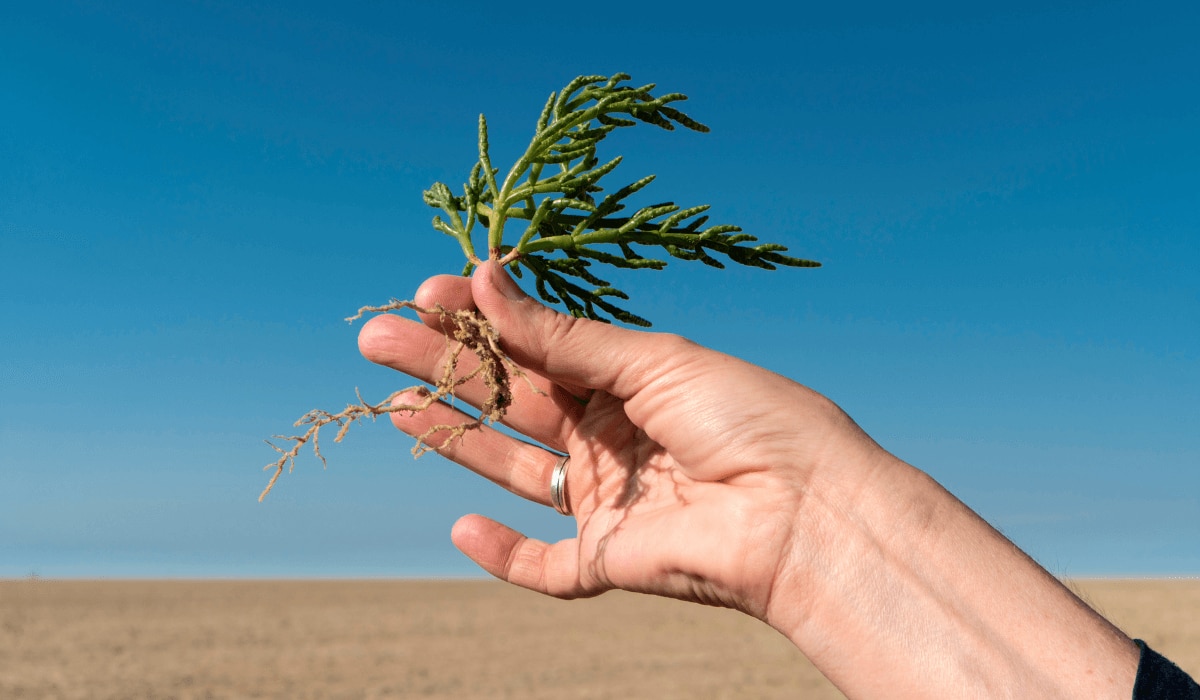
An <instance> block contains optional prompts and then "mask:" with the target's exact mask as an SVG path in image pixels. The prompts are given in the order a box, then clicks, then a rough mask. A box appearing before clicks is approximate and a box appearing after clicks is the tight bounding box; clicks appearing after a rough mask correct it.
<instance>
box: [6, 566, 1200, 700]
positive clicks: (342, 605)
mask: <svg viewBox="0 0 1200 700" xmlns="http://www.w3.org/2000/svg"><path fill="white" fill-rule="evenodd" d="M1073 585H1074V587H1075V588H1076V590H1079V591H1081V592H1082V593H1083V595H1084V596H1085V597H1086V598H1087V599H1088V600H1089V601H1090V602H1091V603H1092V604H1093V605H1094V606H1095V607H1097V608H1099V609H1100V610H1102V611H1103V612H1104V613H1105V614H1107V615H1108V616H1109V617H1110V618H1111V619H1113V620H1114V621H1115V622H1116V623H1117V624H1118V625H1120V626H1121V627H1123V628H1124V629H1125V630H1126V631H1128V632H1129V633H1130V634H1131V635H1133V636H1139V637H1142V638H1144V639H1146V640H1147V641H1148V642H1149V643H1150V645H1151V646H1152V647H1155V648H1157V649H1158V650H1159V651H1161V652H1162V653H1164V654H1165V655H1167V656H1168V658H1171V659H1173V660H1174V661H1176V663H1178V664H1179V665H1180V666H1182V667H1183V668H1185V669H1186V670H1188V671H1190V672H1191V673H1193V674H1200V580H1197V579H1192V580H1175V581H1171V580H1155V581H1084V582H1077V583H1075V584H1073ZM840 697H842V696H841V695H840V694H839V693H838V692H837V691H836V690H834V689H833V688H832V687H830V686H829V684H828V683H827V682H826V681H825V680H824V679H823V678H822V677H821V675H820V674H819V673H817V671H816V670H815V669H813V668H812V666H811V665H809V664H808V662H807V661H806V660H805V659H804V658H803V657H802V656H800V654H799V653H797V652H796V651H795V650H793V649H792V648H791V647H790V645H789V644H788V643H787V641H786V640H784V639H783V638H782V637H780V636H779V635H778V634H776V633H775V632H773V631H772V630H770V629H769V628H767V627H766V626H764V625H761V624H759V623H757V622H755V621H753V620H750V619H748V618H745V617H743V616H741V615H739V614H737V613H733V612H730V611H728V610H715V609H710V608H702V607H699V606H693V605H687V604H683V603H677V602H674V601H666V600H658V599H653V598H648V597H643V596H636V595H631V594H620V593H610V594H607V595H604V596H601V597H600V598H597V599H594V600H586V601H574V602H561V601H556V600H550V599H546V598H542V597H539V596H536V595H534V594H531V593H528V592H525V591H522V590H518V589H516V588H512V587H509V586H506V585H504V584H500V583H496V582H490V581H488V582H485V581H426V582H415V581H315V582H314V581H287V582H276V581H205V582H193V581H99V582H96V581H40V580H23V581H0V698H5V699H6V700H15V699H25V698H31V699H32V698H37V699H38V700H41V699H43V698H121V699H123V700H124V699H137V698H296V699H302V698H447V699H449V698H455V699H471V698H531V699H537V698H547V699H549V698H556V699H561V698H622V699H624V698H655V699H658V698H688V699H689V700H692V699H694V698H840Z"/></svg>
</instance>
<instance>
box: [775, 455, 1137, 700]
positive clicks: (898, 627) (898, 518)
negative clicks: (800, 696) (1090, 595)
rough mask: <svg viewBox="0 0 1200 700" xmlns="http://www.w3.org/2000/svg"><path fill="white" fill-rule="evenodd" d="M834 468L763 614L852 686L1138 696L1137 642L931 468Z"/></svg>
mask: <svg viewBox="0 0 1200 700" xmlns="http://www.w3.org/2000/svg"><path fill="white" fill-rule="evenodd" d="M872 444H873V443H872ZM825 473H826V474H833V476H827V477H825V478H822V474H821V473H820V472H818V473H816V474H815V475H814V479H815V480H816V483H814V484H813V488H812V490H811V493H810V494H808V496H807V497H806V498H807V500H806V502H805V504H804V508H803V509H802V512H801V513H800V515H799V516H798V522H797V528H796V537H795V538H794V540H793V542H794V546H793V547H792V551H791V553H790V554H789V556H788V557H787V559H786V561H785V562H784V563H783V564H782V565H781V566H780V570H779V574H778V576H777V577H776V586H774V587H773V588H772V591H771V597H770V603H769V605H768V606H767V615H766V620H767V622H768V623H769V624H771V625H772V626H774V627H775V628H776V629H778V630H779V631H780V632H782V633H783V634H784V635H786V636H787V637H788V638H789V639H791V640H792V642H793V643H795V644H796V646H797V647H799V648H800V650H801V651H802V652H804V653H805V655H806V656H808V657H809V658H810V659H811V660H812V661H813V663H814V664H816V666H817V667H818V668H820V669H821V671H822V672H823V673H825V675H826V676H828V677H829V678H830V680H832V681H833V682H834V683H835V684H836V685H838V686H839V688H841V689H842V691H843V692H845V693H846V694H847V695H849V696H850V697H889V698H896V697H1010V696H1011V697H1028V698H1034V697H1089V698H1103V697H1114V698H1115V697H1128V695H1129V692H1130V690H1131V689H1132V684H1133V676H1134V673H1135V672H1136V668H1137V649H1136V647H1135V646H1134V645H1133V644H1132V642H1131V641H1130V640H1129V639H1128V638H1127V637H1126V636H1125V635H1124V634H1122V633H1121V632H1120V631H1119V630H1117V629H1116V628H1115V627H1113V626H1112V625H1111V624H1109V623H1108V622H1107V621H1106V620H1104V619H1103V618H1102V617H1100V616H1099V615H1097V614H1096V613H1095V612H1094V611H1092V610H1091V609H1090V608H1088V607H1087V606H1086V605H1085V604H1084V603H1083V602H1082V601H1080V600H1079V599H1078V598H1076V597H1075V596H1074V595H1073V594H1072V593H1071V592H1070V591H1069V590H1067V589H1066V588H1065V587H1064V586H1062V584H1061V583H1060V582H1058V581H1057V580H1056V579H1055V578H1054V577H1053V576H1051V575H1049V574H1048V573H1047V572H1046V571H1045V570H1043V569H1042V568H1041V567H1040V566H1038V565H1037V564H1036V563H1035V562H1033V561H1032V560H1031V559H1029V557H1027V556H1026V555H1024V554H1023V553H1022V552H1021V551H1020V550H1019V549H1017V548H1016V547H1015V546H1014V545H1012V543H1010V542H1009V541H1008V540H1006V539H1005V538H1004V537H1003V536H1002V535H1000V533H998V532H996V530H995V529H993V528H991V527H990V526H989V525H988V524H987V523H986V522H984V521H983V520H982V519H980V518H979V517H978V516H977V515H976V514H975V513H974V512H972V511H971V510H970V509H969V508H967V507H966V506H965V505H963V504H962V503H961V502H960V501H958V500H957V499H956V498H954V496H952V495H951V494H950V493H949V492H947V491H946V490H945V489H944V488H942V487H941V486H940V485H939V484H937V483H936V482H935V481H934V480H933V479H932V478H930V477H929V476H928V475H926V474H924V473H923V472H920V471H919V470H917V469H915V468H913V467H912V466H910V465H908V464H905V463H904V462H902V461H900V460H899V459H897V458H895V457H894V456H892V455H890V454H888V453H886V452H885V451H883V450H882V449H881V448H878V447H877V446H876V447H875V448H874V452H870V451H867V452H864V453H863V454H862V456H860V458H858V459H857V460H854V463H853V464H852V465H851V466H850V467H849V468H847V469H845V470H843V471H841V472H835V471H827V472H825ZM863 669H871V672H869V673H864V671H863Z"/></svg>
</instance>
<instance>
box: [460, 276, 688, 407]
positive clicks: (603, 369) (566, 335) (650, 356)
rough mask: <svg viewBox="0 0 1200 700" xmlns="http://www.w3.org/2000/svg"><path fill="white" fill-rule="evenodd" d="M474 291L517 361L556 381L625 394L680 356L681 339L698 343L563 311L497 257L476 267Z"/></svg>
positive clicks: (665, 369)
mask: <svg viewBox="0 0 1200 700" xmlns="http://www.w3.org/2000/svg"><path fill="white" fill-rule="evenodd" d="M471 293H472V295H473V296H474V298H475V305H476V306H477V307H478V308H479V310H480V311H481V312H482V313H483V315H484V316H486V317H487V319H488V321H490V322H491V323H492V325H493V326H494V327H495V328H496V330H497V331H498V332H499V333H500V344H501V345H502V346H503V347H504V350H505V352H507V353H508V354H509V356H510V357H511V358H512V359H513V360H514V361H515V362H516V363H517V364H519V365H521V366H523V367H526V368H528V369H531V370H533V371H535V372H537V373H538V374H541V375H542V376H544V377H547V378H548V379H550V380H552V381H556V382H562V383H568V384H572V385H575V386H580V387H586V388H589V389H599V390H601V391H605V392H607V393H609V394H611V395H613V396H615V397H617V398H620V399H624V400H628V399H630V398H631V397H633V395H635V394H636V393H637V392H639V391H641V390H642V389H643V388H645V387H646V386H647V385H648V384H650V383H651V382H653V381H654V379H655V378H657V377H661V376H663V375H664V374H666V373H667V372H669V371H670V369H671V368H672V367H673V366H675V365H676V364H677V363H678V362H680V361H681V358H680V354H679V353H678V352H676V350H678V349H679V347H678V344H680V343H681V344H685V345H688V346H690V347H691V348H693V349H696V348H697V347H698V346H695V345H692V344H691V343H689V342H688V341H685V340H683V339H682V338H678V337H676V336H669V335H664V334H661V333H647V332H645V331H634V330H629V329H626V328H618V327H616V326H612V325H609V324H607V323H601V322H599V321H593V320H591V319H586V318H576V317H574V316H568V315H566V314H562V313H559V312H557V311H555V310H554V309H551V308H549V307H547V306H544V305H542V304H541V303H539V302H538V301H537V300H536V299H534V298H533V297H531V296H529V295H528V294H526V293H525V292H524V291H522V290H521V288H520V287H518V286H517V284H516V282H514V281H513V280H512V278H510V277H509V276H508V273H507V272H505V271H504V269H503V267H502V266H500V265H497V264H496V263H495V262H493V261H488V262H485V263H484V264H483V265H481V266H480V267H479V268H478V269H477V270H476V271H475V275H474V277H473V278H472V279H471Z"/></svg>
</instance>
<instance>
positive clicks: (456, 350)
mask: <svg viewBox="0 0 1200 700" xmlns="http://www.w3.org/2000/svg"><path fill="white" fill-rule="evenodd" d="M400 309H411V310H413V311H416V312H417V313H421V314H426V315H434V314H436V315H437V316H439V317H440V318H441V320H442V325H443V327H444V328H446V329H447V330H448V331H450V333H449V334H448V335H447V337H446V342H447V343H448V344H450V343H453V347H452V348H451V349H450V352H449V353H448V355H447V359H446V362H445V364H444V365H443V367H442V376H441V377H440V378H439V379H438V380H437V382H435V383H434V385H433V388H432V390H431V389H430V388H428V387H426V386H424V385H417V386H411V387H408V388H406V389H401V390H399V391H395V392H392V394H390V395H389V396H388V397H387V398H386V399H384V400H383V401H381V402H379V403H377V404H371V403H368V402H367V401H366V400H365V399H363V397H362V394H361V393H359V392H358V390H357V389H356V390H355V395H356V396H357V397H358V403H354V404H349V405H347V406H346V408H345V409H343V410H342V411H341V412H339V413H330V412H329V411H325V410H321V409H315V410H312V411H309V412H308V413H306V414H304V415H303V416H301V417H300V419H299V420H297V421H296V423H295V426H296V427H298V428H299V427H302V426H307V428H306V429H305V431H304V432H303V433H301V434H299V435H274V436H272V437H274V438H276V439H278V440H285V441H290V442H291V443H292V444H291V448H290V449H284V448H283V447H280V446H278V445H276V444H275V443H273V442H271V441H270V440H267V441H266V442H267V444H268V445H270V446H271V448H272V449H274V450H275V451H276V452H278V453H279V459H277V460H276V461H274V462H272V463H271V464H268V465H266V466H265V467H263V470H264V471H266V470H270V469H274V470H275V471H274V473H273V474H272V475H271V478H270V480H269V481H268V482H267V486H266V488H264V489H263V491H262V493H261V494H260V495H259V497H258V500H259V501H260V502H261V501H262V500H263V499H264V498H266V496H267V494H268V493H270V492H271V489H272V488H273V487H274V486H275V482H276V481H278V480H279V477H280V476H281V475H282V474H283V472H284V469H285V468H286V469H287V471H288V472H289V473H290V472H291V471H292V470H294V469H295V468H296V457H297V456H299V454H300V450H301V449H302V448H303V447H304V446H305V445H306V444H308V443H309V442H310V441H311V442H312V446H313V453H314V454H315V455H316V456H317V458H318V459H320V460H321V464H322V465H323V466H328V463H327V462H326V460H325V455H323V454H322V453H321V447H320V442H319V436H320V432H321V428H323V427H325V426H327V425H330V424H334V423H336V424H337V425H338V432H337V436H336V437H334V439H333V441H334V442H341V441H342V438H344V437H346V433H347V432H348V431H349V430H350V426H351V425H352V424H353V423H355V422H356V421H359V420H362V419H364V418H370V419H371V420H374V419H375V418H376V417H378V416H381V415H384V414H387V413H395V412H397V411H409V412H412V413H419V412H421V411H424V410H426V409H428V408H429V407H430V406H432V405H433V404H434V403H436V402H438V401H442V400H447V401H452V400H453V398H454V396H455V392H456V391H457V389H458V388H459V387H460V386H462V385H463V384H466V383H467V382H469V381H471V380H472V379H475V378H476V377H479V378H480V379H481V380H482V381H483V383H484V386H485V387H487V390H488V395H487V398H486V399H485V400H484V401H483V403H482V405H481V406H480V410H479V415H478V416H477V417H475V418H472V419H471V420H468V421H464V422H463V423H459V424H457V425H450V424H445V425H435V426H433V427H431V428H429V429H428V430H426V431H425V432H424V433H422V434H421V435H420V436H419V437H418V438H417V442H416V444H415V445H413V448H412V453H413V456H415V457H420V456H421V455H423V454H425V453H427V452H436V451H438V450H441V449H443V448H445V447H447V446H448V445H449V444H450V443H451V442H453V441H454V440H460V439H462V438H463V436H464V435H466V433H467V432H469V431H471V430H475V429H477V428H479V427H480V426H482V425H483V424H484V423H494V422H496V421H499V420H501V419H503V418H504V414H505V413H506V412H507V410H508V407H509V406H510V405H512V401H513V395H512V377H513V376H517V377H521V378H522V379H524V380H525V382H526V383H527V384H528V385H529V387H530V388H531V389H532V390H533V391H534V392H536V393H542V392H541V391H540V390H539V389H538V388H537V387H536V386H534V385H533V383H532V382H531V381H530V380H529V378H528V377H527V376H526V375H525V373H524V372H523V371H522V370H521V369H520V368H519V367H517V366H516V365H515V364H514V363H513V361H512V360H510V359H509V358H508V356H506V355H505V354H504V352H503V351H502V350H501V349H500V343H499V339H500V337H499V334H498V333H497V332H496V329H495V328H493V327H492V325H491V324H490V323H489V322H488V320H487V319H486V318H484V317H483V316H482V315H480V314H478V313H476V312H473V311H448V310H446V309H445V308H443V307H442V306H440V305H439V306H435V307H434V308H432V309H426V308H422V307H420V306H417V305H416V304H414V303H413V302H411V301H400V300H398V299H393V300H392V301H391V302H389V303H387V304H383V305H382V306H364V307H362V308H361V309H359V310H358V313H356V314H355V315H353V316H351V317H349V318H347V319H346V320H347V321H350V322H353V321H356V320H358V319H360V318H362V316H363V315H364V314H367V313H387V312H389V311H397V310H400ZM464 349H466V350H470V351H471V352H472V353H474V354H475V357H476V358H477V359H478V360H479V365H478V366H477V367H475V368H474V369H472V370H471V371H470V372H467V373H465V374H464V375H462V376H458V363H459V359H460V357H461V355H462V352H463V350H464ZM411 393H415V394H417V395H418V396H421V397H422V399H421V400H420V401H418V402H416V403H397V399H398V398H399V397H400V396H402V395H405V394H411ZM443 432H446V433H448V434H447V435H446V436H445V437H443V438H442V439H441V440H438V441H437V444H433V443H431V442H430V440H431V438H432V437H433V436H434V435H435V434H439V433H443Z"/></svg>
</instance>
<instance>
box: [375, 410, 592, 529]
mask: <svg viewBox="0 0 1200 700" xmlns="http://www.w3.org/2000/svg"><path fill="white" fill-rule="evenodd" d="M421 400H422V398H421V397H420V396H419V395H418V394H417V393H416V392H412V393H410V394H401V395H400V396H398V397H397V398H396V402H397V403H409V404H416V403H419V402H420V401H421ZM390 416H391V419H392V424H393V425H395V426H396V427H397V428H399V429H400V430H402V431H404V432H405V433H408V434H409V435H412V436H414V437H416V436H419V435H424V434H425V433H426V432H427V431H428V430H430V429H431V428H433V427H435V426H441V425H461V424H463V423H466V422H469V421H471V420H472V418H471V416H469V415H467V414H466V413H463V412H462V411H459V410H458V409H455V408H453V407H451V406H448V405H446V404H445V403H442V402H440V401H439V402H435V403H433V404H431V405H430V406H429V408H427V409H425V410H424V411H419V412H411V411H395V412H393V413H391V414H390ZM450 436H451V433H450V432H449V431H448V430H442V431H438V432H434V433H431V434H430V435H426V436H425V437H424V438H423V441H424V442H425V443H426V444H428V445H430V446H432V447H434V448H435V451H436V452H437V453H438V454H440V455H442V456H443V457H446V458H447V459H450V460H452V461H454V462H456V463H457V464H460V465H462V466H464V467H466V468H467V469H470V470H471V471H473V472H475V473H476V474H479V475H480V476H482V477H484V478H486V479H489V480H491V481H493V482H495V483H496V484H499V485H500V486H502V487H503V488H505V489H507V490H509V491H511V492H512V493H514V494H516V495H518V496H520V497H522V498H525V499H528V500H530V501H533V502H535V503H540V504H542V505H546V506H549V505H551V499H550V482H551V477H552V475H553V471H554V466H555V464H556V463H557V461H558V459H559V455H557V454H555V453H553V452H550V451H548V450H545V449H543V448H541V447H538V446H537V445H531V444H529V443H527V442H522V441H520V440H517V439H515V438H512V437H509V436H508V435H505V434H504V433H501V432H500V431H498V430H496V429H494V428H490V427H488V426H487V425H481V426H479V427H477V428H474V429H472V430H469V431H468V432H467V433H466V434H465V435H462V436H461V437H457V438H453V439H450V440H449V441H448V442H447V443H446V444H445V445H442V443H443V442H445V441H446V439H447V438H448V437H450ZM571 488H577V485H576V484H574V483H572V484H571ZM566 494H567V497H568V498H569V499H570V500H572V501H574V500H575V498H574V494H573V493H572V491H571V489H567V490H566Z"/></svg>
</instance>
